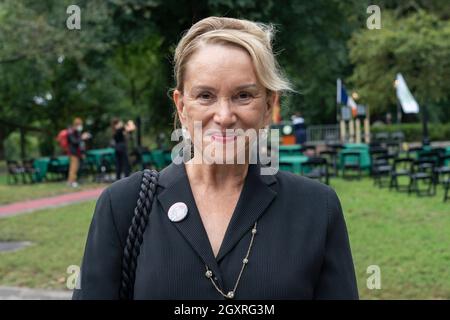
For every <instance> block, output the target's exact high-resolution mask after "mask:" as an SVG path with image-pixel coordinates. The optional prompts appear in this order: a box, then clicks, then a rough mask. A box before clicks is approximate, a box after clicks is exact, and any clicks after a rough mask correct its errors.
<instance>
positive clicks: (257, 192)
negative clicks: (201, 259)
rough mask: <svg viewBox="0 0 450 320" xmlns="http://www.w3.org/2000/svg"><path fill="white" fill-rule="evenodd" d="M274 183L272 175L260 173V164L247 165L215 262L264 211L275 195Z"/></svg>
mask: <svg viewBox="0 0 450 320" xmlns="http://www.w3.org/2000/svg"><path fill="white" fill-rule="evenodd" d="M274 183H276V179H275V177H274V176H272V175H270V176H262V175H260V165H255V164H251V165H249V168H248V173H247V177H246V179H245V183H244V187H243V189H242V192H241V195H240V197H239V200H238V203H237V205H236V209H235V210H234V213H233V216H232V217H231V220H230V223H229V225H228V228H227V231H226V232H225V236H224V239H223V241H222V245H221V246H220V249H219V253H218V254H217V257H216V260H217V262H220V260H221V259H223V257H224V256H225V255H226V254H227V253H228V252H229V251H230V250H231V249H233V247H234V246H235V245H236V244H237V243H238V242H239V240H240V239H241V238H242V237H243V236H244V235H245V233H247V232H250V230H251V229H252V228H253V225H254V224H255V222H256V221H257V220H258V219H259V218H260V217H261V215H262V214H263V213H264V212H265V211H266V209H267V207H268V206H269V204H270V203H271V202H272V200H273V199H274V198H275V196H276V195H277V192H276V189H275V188H273V189H272V188H271V187H270V185H272V184H274Z"/></svg>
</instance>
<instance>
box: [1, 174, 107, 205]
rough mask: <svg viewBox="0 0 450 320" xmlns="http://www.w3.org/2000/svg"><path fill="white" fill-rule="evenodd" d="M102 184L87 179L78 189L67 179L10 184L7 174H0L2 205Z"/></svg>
mask: <svg viewBox="0 0 450 320" xmlns="http://www.w3.org/2000/svg"><path fill="white" fill-rule="evenodd" d="M101 186H105V185H104V184H100V183H92V182H87V181H86V182H85V183H82V184H80V187H79V188H76V189H74V188H71V187H69V186H67V185H66V182H65V181H59V182H41V183H35V184H22V183H20V184H17V185H15V184H13V185H8V184H7V182H6V175H0V205H2V204H7V203H12V202H16V201H23V200H30V199H37V198H42V197H49V196H55V195H58V194H64V193H70V192H74V191H80V190H86V189H92V188H95V187H101Z"/></svg>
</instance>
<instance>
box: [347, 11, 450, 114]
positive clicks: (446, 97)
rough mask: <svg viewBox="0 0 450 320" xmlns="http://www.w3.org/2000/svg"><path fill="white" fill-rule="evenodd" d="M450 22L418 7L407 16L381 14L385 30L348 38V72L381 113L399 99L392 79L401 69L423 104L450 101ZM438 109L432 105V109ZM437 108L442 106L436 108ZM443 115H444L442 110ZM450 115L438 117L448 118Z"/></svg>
mask: <svg viewBox="0 0 450 320" xmlns="http://www.w3.org/2000/svg"><path fill="white" fill-rule="evenodd" d="M448 39H450V22H449V21H448V20H440V19H439V18H438V17H437V16H436V15H434V14H430V13H427V12H425V11H422V10H419V11H418V12H414V13H412V14H410V15H408V16H406V17H397V16H395V14H394V13H393V12H389V11H388V10H384V11H383V13H382V28H381V30H361V31H359V32H356V33H355V34H353V36H352V39H351V40H350V42H349V48H350V60H351V62H352V64H353V65H354V70H353V74H352V75H351V77H349V80H350V81H351V83H352V85H353V87H354V88H355V90H357V91H358V93H359V95H360V97H361V100H362V101H363V102H364V103H366V104H368V105H370V107H371V110H373V111H375V112H382V111H386V110H389V109H390V108H391V107H392V105H395V103H396V96H395V90H394V86H393V83H394V79H395V75H396V73H398V72H400V73H402V74H403V76H404V78H405V80H406V82H407V84H408V86H409V88H410V90H411V92H412V93H413V95H414V96H415V97H416V99H417V100H418V103H419V104H428V105H430V106H435V105H437V104H440V103H443V102H447V105H448V101H450V42H449V41H448ZM435 110H436V108H430V114H433V113H434V112H435ZM437 112H439V111H437ZM441 114H442V115H443V116H445V114H443V113H441ZM449 120H450V119H449V118H447V119H440V121H449Z"/></svg>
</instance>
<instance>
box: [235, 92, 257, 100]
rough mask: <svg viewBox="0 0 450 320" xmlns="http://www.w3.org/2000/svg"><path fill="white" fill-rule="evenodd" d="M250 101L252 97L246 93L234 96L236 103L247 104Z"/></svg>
mask: <svg viewBox="0 0 450 320" xmlns="http://www.w3.org/2000/svg"><path fill="white" fill-rule="evenodd" d="M251 99H253V95H252V94H251V93H250V92H247V91H242V92H239V93H238V94H237V95H236V96H235V100H237V101H238V102H249V101H250V100H251Z"/></svg>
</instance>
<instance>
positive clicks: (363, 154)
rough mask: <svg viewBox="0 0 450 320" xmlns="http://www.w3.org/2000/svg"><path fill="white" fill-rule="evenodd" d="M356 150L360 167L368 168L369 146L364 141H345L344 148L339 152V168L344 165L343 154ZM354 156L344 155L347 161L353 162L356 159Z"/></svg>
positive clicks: (369, 163)
mask: <svg viewBox="0 0 450 320" xmlns="http://www.w3.org/2000/svg"><path fill="white" fill-rule="evenodd" d="M353 152H358V153H359V154H360V166H361V169H370V165H371V161H370V153H369V146H368V145H367V144H365V143H346V144H344V149H342V150H341V151H340V152H339V163H338V166H339V168H341V169H342V167H343V166H344V155H345V154H348V153H353ZM356 159H357V158H356V156H346V157H345V161H346V162H347V163H353V162H355V161H356Z"/></svg>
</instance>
